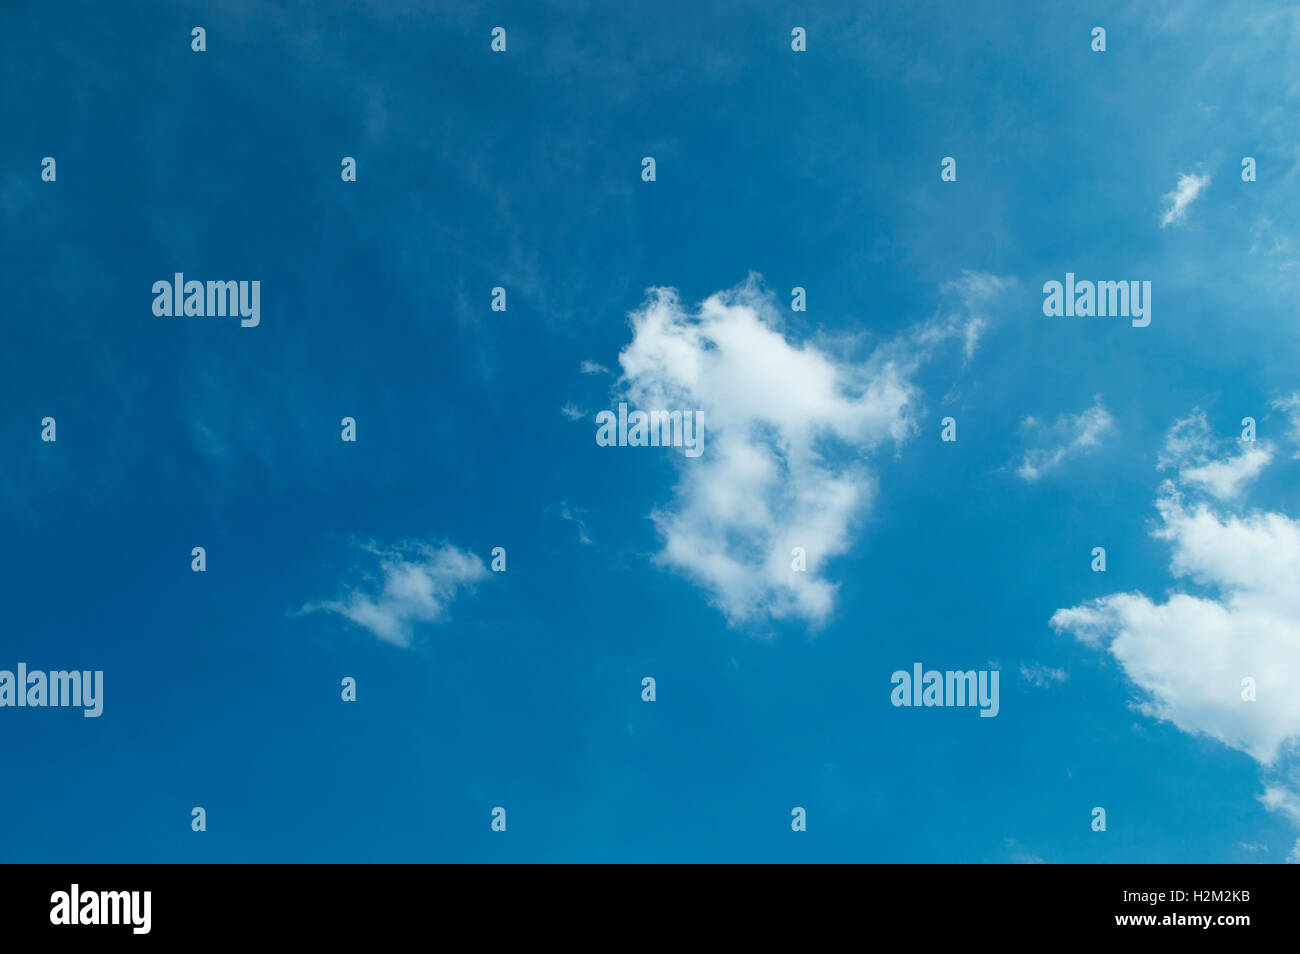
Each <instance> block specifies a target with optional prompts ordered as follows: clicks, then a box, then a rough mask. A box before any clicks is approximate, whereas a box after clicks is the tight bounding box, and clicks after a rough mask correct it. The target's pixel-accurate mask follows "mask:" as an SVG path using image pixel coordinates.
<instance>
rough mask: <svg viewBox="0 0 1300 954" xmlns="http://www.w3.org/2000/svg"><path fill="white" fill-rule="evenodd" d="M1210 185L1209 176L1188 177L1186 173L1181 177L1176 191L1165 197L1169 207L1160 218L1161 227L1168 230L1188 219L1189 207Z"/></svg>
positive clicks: (1193, 175) (1175, 188)
mask: <svg viewBox="0 0 1300 954" xmlns="http://www.w3.org/2000/svg"><path fill="white" fill-rule="evenodd" d="M1209 184H1210V177H1209V176H1198V175H1195V174H1192V175H1188V174H1185V173H1184V174H1183V175H1180V176H1179V177H1178V185H1176V186H1174V191H1173V192H1169V193H1167V194H1166V195H1165V202H1166V203H1167V204H1168V205H1167V207H1166V208H1165V212H1164V215H1163V216H1161V218H1160V227H1161V228H1162V229H1164V228H1168V227H1169V226H1171V225H1175V224H1177V223H1179V222H1181V221H1182V220H1183V219H1184V218H1186V217H1187V209H1188V207H1189V206H1190V205H1191V204H1192V203H1193V202H1195V201H1196V199H1197V197H1198V196H1199V195H1200V194H1201V193H1202V192H1203V191H1205V188H1206V187H1207V186H1208V185H1209Z"/></svg>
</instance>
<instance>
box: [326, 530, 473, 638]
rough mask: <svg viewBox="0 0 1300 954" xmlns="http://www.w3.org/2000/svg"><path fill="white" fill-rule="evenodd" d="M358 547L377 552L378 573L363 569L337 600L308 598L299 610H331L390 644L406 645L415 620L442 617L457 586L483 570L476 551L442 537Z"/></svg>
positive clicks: (461, 587) (469, 583)
mask: <svg viewBox="0 0 1300 954" xmlns="http://www.w3.org/2000/svg"><path fill="white" fill-rule="evenodd" d="M361 549H363V550H364V551H365V552H367V553H369V554H371V555H372V556H374V557H377V558H378V560H379V574H378V576H376V575H374V574H373V573H365V574H364V577H363V583H364V584H365V585H358V586H354V587H351V588H350V589H349V590H348V592H347V593H346V594H345V595H344V596H343V597H342V598H341V599H338V600H329V601H323V602H317V603H308V604H307V605H305V606H304V607H303V608H302V610H301V612H303V613H315V612H328V613H335V614H337V615H339V616H342V617H343V618H344V619H347V620H349V621H350V622H352V623H355V624H356V625H357V626H360V627H362V628H364V629H368V630H369V631H370V632H372V633H373V634H374V635H375V636H377V637H379V638H380V639H382V640H383V641H384V642H388V643H393V644H394V645H396V646H410V645H411V640H412V637H413V636H414V633H415V627H416V625H417V624H420V623H436V622H441V621H443V620H445V619H446V618H447V610H448V607H449V606H450V605H451V603H452V601H454V600H455V599H456V597H457V596H458V595H459V594H460V592H461V591H462V590H464V589H466V588H469V587H472V585H473V584H474V583H476V582H478V581H480V580H483V579H486V578H487V576H488V575H489V574H488V571H487V568H486V567H484V565H483V561H482V560H480V559H479V558H478V557H477V556H475V555H474V554H472V553H470V552H469V551H467V550H459V549H457V548H456V547H454V546H452V545H450V544H447V543H442V544H429V543H422V542H419V541H414V542H407V543H401V544H398V545H396V546H393V547H388V548H381V547H377V546H375V545H374V544H365V545H363V546H362V547H361Z"/></svg>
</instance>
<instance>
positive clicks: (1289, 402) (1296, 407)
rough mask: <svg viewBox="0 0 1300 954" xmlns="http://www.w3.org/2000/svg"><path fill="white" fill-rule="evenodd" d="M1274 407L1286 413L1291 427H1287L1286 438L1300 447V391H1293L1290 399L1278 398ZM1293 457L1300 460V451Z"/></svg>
mask: <svg viewBox="0 0 1300 954" xmlns="http://www.w3.org/2000/svg"><path fill="white" fill-rule="evenodd" d="M1273 407H1274V409H1276V410H1279V411H1285V412H1286V416H1287V420H1288V421H1289V426H1288V427H1287V432H1286V436H1287V439H1288V440H1290V441H1291V443H1293V444H1296V445H1300V391H1292V392H1291V394H1290V395H1289V396H1288V397H1284V398H1278V399H1277V400H1275V401H1274V402H1273ZM1291 456H1292V457H1296V458H1300V450H1297V451H1296V452H1295V453H1294V454H1293V455H1291Z"/></svg>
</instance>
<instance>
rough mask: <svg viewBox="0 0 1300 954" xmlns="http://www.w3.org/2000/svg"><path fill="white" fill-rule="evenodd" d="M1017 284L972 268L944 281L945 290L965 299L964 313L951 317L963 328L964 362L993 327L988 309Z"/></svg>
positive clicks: (958, 326) (1012, 280)
mask: <svg viewBox="0 0 1300 954" xmlns="http://www.w3.org/2000/svg"><path fill="white" fill-rule="evenodd" d="M1015 284H1016V280H1015V279H1014V278H1003V277H1000V276H998V275H991V274H989V273H988V272H973V271H970V270H965V271H963V272H962V273H961V276H960V277H959V278H955V279H953V280H952V281H950V282H945V283H944V286H943V291H945V292H946V293H949V294H951V295H954V296H956V297H957V299H958V300H959V301H960V302H961V307H962V311H963V314H960V315H955V316H953V318H952V319H951V320H952V321H953V322H954V323H955V325H956V326H957V328H958V329H959V331H960V335H961V339H962V360H963V362H964V363H967V364H969V363H970V360H971V358H973V357H974V356H975V351H976V349H977V348H978V347H979V342H980V339H981V338H982V337H983V336H984V334H985V332H987V331H988V329H989V326H990V324H991V319H990V318H989V316H988V315H987V314H985V311H986V309H987V308H988V306H990V305H991V304H993V302H994V301H995V300H996V299H997V298H998V297H999V296H1000V295H1001V294H1002V293H1003V292H1004V291H1006V290H1007V289H1008V288H1012V287H1014V286H1015Z"/></svg>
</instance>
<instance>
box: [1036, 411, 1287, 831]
mask: <svg viewBox="0 0 1300 954" xmlns="http://www.w3.org/2000/svg"><path fill="white" fill-rule="evenodd" d="M1201 420H1203V416H1200V415H1198V414H1193V415H1192V416H1191V417H1189V418H1184V419H1183V420H1182V421H1179V422H1178V424H1176V425H1175V427H1174V428H1173V430H1171V432H1170V435H1169V437H1170V439H1169V440H1168V441H1167V442H1166V445H1165V447H1166V454H1167V455H1168V456H1166V457H1164V458H1162V461H1161V466H1162V467H1171V466H1177V465H1178V463H1179V461H1185V460H1187V459H1189V458H1190V459H1196V460H1199V459H1201V458H1202V456H1203V455H1204V454H1205V452H1206V448H1207V446H1208V445H1207V441H1208V438H1207V436H1206V434H1205V433H1204V431H1203V430H1202V428H1201V427H1200V421H1201ZM1214 463H1215V462H1210V463H1200V464H1198V465H1196V466H1195V467H1193V468H1191V469H1190V470H1189V469H1185V468H1181V467H1180V469H1179V481H1182V482H1183V483H1185V484H1188V485H1190V486H1180V483H1179V481H1175V480H1168V481H1165V482H1164V484H1162V485H1161V487H1160V490H1159V493H1158V496H1157V500H1156V507H1157V510H1158V512H1159V515H1160V521H1159V524H1158V525H1157V526H1156V528H1155V529H1154V530H1153V533H1154V535H1155V536H1156V537H1157V538H1159V539H1162V540H1165V541H1167V542H1168V543H1169V545H1170V571H1171V573H1172V574H1173V575H1174V576H1175V577H1177V578H1180V579H1184V580H1186V581H1188V582H1189V583H1190V584H1192V585H1193V586H1191V587H1185V589H1187V590H1191V591H1190V592H1175V593H1172V594H1171V595H1169V596H1168V598H1167V599H1165V600H1164V601H1163V602H1158V601H1155V600H1152V599H1151V598H1150V597H1148V596H1146V595H1145V594H1143V593H1139V592H1131V593H1115V594H1111V595H1109V596H1104V597H1102V598H1101V599H1098V600H1093V601H1091V602H1089V603H1086V604H1083V605H1080V606H1075V607H1071V608H1068V609H1059V610H1057V611H1056V613H1055V614H1053V616H1052V619H1051V625H1052V626H1053V627H1054V628H1055V629H1056V630H1057V631H1058V632H1068V633H1071V634H1072V635H1074V636H1075V637H1076V638H1078V639H1080V640H1082V641H1083V642H1085V643H1089V644H1092V645H1095V646H1097V647H1098V648H1101V649H1104V650H1105V651H1107V652H1109V653H1110V655H1111V656H1112V657H1114V659H1115V660H1116V661H1117V662H1118V663H1119V665H1120V667H1121V668H1122V669H1123V671H1124V674H1125V675H1126V676H1127V677H1128V679H1129V680H1130V681H1132V683H1133V684H1134V685H1135V686H1137V687H1138V688H1139V690H1141V693H1142V695H1141V698H1140V699H1139V700H1138V702H1137V703H1136V705H1137V707H1138V708H1139V709H1140V710H1141V711H1142V712H1144V713H1145V714H1147V715H1149V716H1152V717H1154V718H1157V719H1160V720H1163V721H1167V722H1170V723H1172V724H1174V725H1175V726H1177V727H1178V728H1179V729H1181V730H1183V731H1184V732H1188V733H1192V734H1195V735H1200V736H1205V737H1209V738H1212V739H1216V740H1218V741H1219V742H1222V743H1223V744H1225V745H1228V746H1231V747H1232V748H1235V749H1238V750H1240V751H1243V752H1246V753H1247V754H1249V755H1250V756H1251V757H1252V758H1254V759H1255V760H1256V761H1257V762H1259V763H1260V765H1261V766H1263V767H1264V768H1265V770H1267V771H1268V772H1270V773H1273V774H1277V773H1281V772H1283V770H1284V766H1285V765H1286V764H1290V763H1293V762H1294V759H1295V756H1296V755H1297V754H1300V748H1297V746H1300V691H1297V687H1298V686H1300V521H1297V520H1295V519H1293V518H1291V517H1289V516H1287V515H1286V514H1283V513H1271V512H1260V511H1241V512H1231V511H1229V512H1224V511H1222V510H1220V509H1219V508H1221V507H1222V506H1223V504H1222V503H1220V502H1212V501H1210V500H1206V499H1203V498H1202V499H1193V496H1192V495H1194V494H1196V493H1199V492H1204V493H1208V494H1210V495H1211V496H1214V497H1216V498H1223V497H1224V495H1223V493H1222V491H1223V489H1224V488H1223V486H1222V485H1221V484H1220V482H1218V481H1215V480H1206V479H1203V477H1204V474H1205V472H1206V470H1207V468H1211V467H1212V466H1213V464H1214ZM1217 463H1219V464H1222V465H1224V466H1225V467H1229V466H1232V462H1231V461H1219V462H1217ZM1227 496H1231V494H1229V495H1227ZM1247 678H1249V679H1251V680H1253V681H1254V686H1255V690H1254V691H1255V698H1254V700H1253V701H1248V700H1247V699H1245V698H1243V695H1244V694H1245V692H1244V685H1243V682H1244V680H1246V679H1247ZM1261 801H1263V802H1264V804H1265V805H1267V806H1268V807H1269V808H1270V809H1271V810H1274V811H1278V812H1281V813H1282V814H1284V815H1286V816H1287V817H1289V818H1291V819H1292V820H1293V821H1295V822H1296V823H1297V824H1298V825H1300V801H1298V800H1297V797H1296V795H1295V793H1294V792H1293V791H1292V790H1291V788H1290V787H1289V786H1287V785H1279V784H1272V785H1270V786H1269V788H1267V789H1266V792H1265V795H1264V796H1263V797H1262V798H1261Z"/></svg>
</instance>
